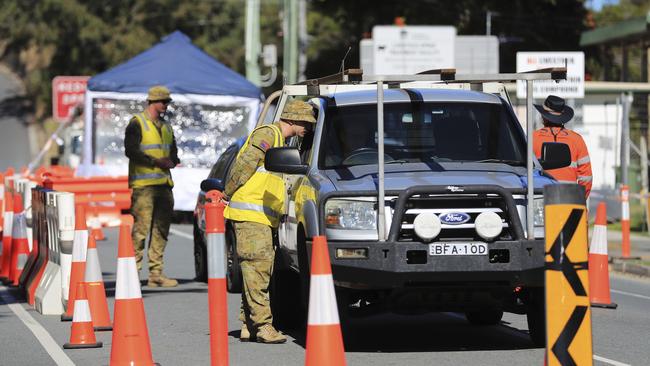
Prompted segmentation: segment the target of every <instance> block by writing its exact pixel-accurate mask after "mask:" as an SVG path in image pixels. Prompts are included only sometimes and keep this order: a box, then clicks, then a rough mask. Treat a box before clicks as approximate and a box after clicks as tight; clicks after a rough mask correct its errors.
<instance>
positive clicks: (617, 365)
mask: <svg viewBox="0 0 650 366" xmlns="http://www.w3.org/2000/svg"><path fill="white" fill-rule="evenodd" d="M612 291H613V290H612ZM444 314H446V315H449V316H452V317H454V318H457V319H465V316H464V315H460V314H457V313H450V312H447V313H444ZM500 330H501V331H506V332H507V333H510V334H511V335H514V336H517V337H522V338H527V339H528V338H529V336H528V335H526V333H524V332H523V331H521V330H518V329H516V328H512V327H510V326H507V325H504V326H503V327H501V328H500ZM594 360H596V361H600V362H604V363H608V364H610V365H614V366H630V364H627V363H623V362H619V361H615V360H610V359H609V358H605V357H602V356H598V355H594Z"/></svg>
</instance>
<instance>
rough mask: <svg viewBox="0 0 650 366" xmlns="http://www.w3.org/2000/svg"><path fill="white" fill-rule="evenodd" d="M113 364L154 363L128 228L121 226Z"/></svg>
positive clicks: (114, 315) (112, 349)
mask: <svg viewBox="0 0 650 366" xmlns="http://www.w3.org/2000/svg"><path fill="white" fill-rule="evenodd" d="M113 320H114V323H113V346H112V347H111V362H110V364H111V366H113V365H120V366H121V365H153V364H154V362H153V356H152V355H151V344H150V343H149V331H148V329H147V319H146V317H145V313H144V303H143V302H142V294H141V292H140V279H139V277H138V268H137V267H136V264H135V254H134V252H133V242H132V239H131V227H129V226H127V225H122V226H120V239H119V244H118V250H117V280H116V281H115V306H114V314H113Z"/></svg>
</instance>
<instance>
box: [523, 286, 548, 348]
mask: <svg viewBox="0 0 650 366" xmlns="http://www.w3.org/2000/svg"><path fill="white" fill-rule="evenodd" d="M526 320H528V333H529V334H530V339H531V340H532V341H533V343H534V344H535V345H536V346H537V347H545V346H546V309H545V304H544V289H535V290H533V291H531V293H530V302H529V304H528V310H527V311H526Z"/></svg>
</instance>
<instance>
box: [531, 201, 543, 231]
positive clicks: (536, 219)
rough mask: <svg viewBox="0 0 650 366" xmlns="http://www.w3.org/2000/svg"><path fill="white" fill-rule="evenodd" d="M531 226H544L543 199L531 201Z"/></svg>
mask: <svg viewBox="0 0 650 366" xmlns="http://www.w3.org/2000/svg"><path fill="white" fill-rule="evenodd" d="M533 224H534V225H535V226H544V198H536V199H534V200H533Z"/></svg>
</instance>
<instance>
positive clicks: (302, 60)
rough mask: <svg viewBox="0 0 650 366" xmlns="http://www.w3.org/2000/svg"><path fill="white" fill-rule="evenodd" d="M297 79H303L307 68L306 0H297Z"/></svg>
mask: <svg viewBox="0 0 650 366" xmlns="http://www.w3.org/2000/svg"><path fill="white" fill-rule="evenodd" d="M298 12H299V14H300V16H299V17H298V69H297V73H298V80H299V81H302V80H305V79H306V78H305V70H306V69H307V40H308V35H307V2H306V1H305V0H298Z"/></svg>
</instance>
